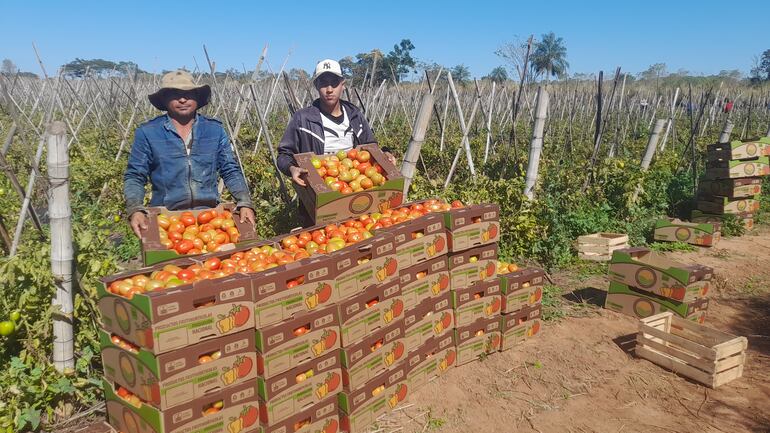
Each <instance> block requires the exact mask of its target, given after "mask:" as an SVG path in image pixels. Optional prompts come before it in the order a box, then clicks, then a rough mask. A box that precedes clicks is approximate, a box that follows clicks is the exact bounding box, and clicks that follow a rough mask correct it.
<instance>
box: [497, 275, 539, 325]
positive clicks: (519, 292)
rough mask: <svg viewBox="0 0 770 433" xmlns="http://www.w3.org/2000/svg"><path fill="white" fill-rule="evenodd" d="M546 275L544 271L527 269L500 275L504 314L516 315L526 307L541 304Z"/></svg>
mask: <svg viewBox="0 0 770 433" xmlns="http://www.w3.org/2000/svg"><path fill="white" fill-rule="evenodd" d="M544 275H545V273H544V272H543V270H542V269H537V268H525V269H520V270H518V271H516V272H510V273H507V274H503V275H500V290H501V292H502V295H503V308H502V313H503V314H509V313H515V312H517V311H519V310H521V309H522V308H524V307H528V306H531V305H534V304H537V303H539V302H540V300H541V299H542V298H543V283H544V280H543V277H544Z"/></svg>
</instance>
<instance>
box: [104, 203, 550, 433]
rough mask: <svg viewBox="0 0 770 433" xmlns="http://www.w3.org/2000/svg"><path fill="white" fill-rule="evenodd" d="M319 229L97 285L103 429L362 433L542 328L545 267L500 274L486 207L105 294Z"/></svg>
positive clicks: (495, 211)
mask: <svg viewBox="0 0 770 433" xmlns="http://www.w3.org/2000/svg"><path fill="white" fill-rule="evenodd" d="M417 204H420V202H417ZM409 205H412V204H407V206H409ZM319 228H321V227H320V226H317V227H313V228H310V229H305V230H303V231H301V232H298V233H292V234H290V235H282V236H278V237H276V238H274V239H270V240H266V241H255V242H253V243H252V244H249V245H246V246H237V247H235V248H234V249H232V250H229V251H225V252H218V253H213V254H207V255H205V256H199V257H187V258H178V259H175V260H173V261H169V262H165V263H160V264H156V265H154V266H152V267H148V268H144V269H142V270H139V271H135V272H129V273H124V274H121V275H117V276H113V277H108V278H105V279H103V281H102V286H101V287H100V288H99V289H98V293H99V300H98V304H99V309H100V312H101V316H102V326H103V329H102V331H101V342H102V358H103V362H104V366H105V377H104V389H105V395H106V398H107V413H108V421H109V423H110V424H111V425H112V426H113V427H114V428H115V429H117V430H119V431H122V432H131V433H133V432H141V433H151V432H154V433H177V432H182V431H207V432H211V433H214V432H220V431H221V432H227V433H240V432H246V433H250V432H259V433H278V432H289V431H291V432H293V431H298V430H300V429H301V431H311V432H315V431H324V432H336V431H346V432H349V433H356V432H362V431H365V430H366V429H368V428H369V426H371V424H372V423H373V422H375V420H376V419H377V417H379V416H381V415H382V414H383V413H385V412H388V411H390V410H392V409H394V408H396V407H398V406H399V404H401V403H402V402H403V401H404V399H405V398H406V397H407V396H408V395H409V394H410V393H411V392H413V391H414V390H415V389H417V388H419V387H420V386H422V385H423V384H425V383H427V382H428V381H429V380H430V379H432V378H433V377H436V376H438V375H440V374H442V373H443V372H445V371H447V369H448V368H449V367H452V366H456V365H458V364H463V363H467V362H470V361H473V360H475V359H478V358H479V357H480V356H482V355H483V354H489V353H491V352H495V351H498V350H501V349H508V348H510V347H512V346H513V345H515V344H516V343H517V342H520V341H522V340H523V339H525V338H527V337H528V336H531V335H533V334H535V333H537V329H539V322H538V318H539V315H540V309H539V302H540V297H541V296H542V272H540V271H538V270H532V269H525V270H522V271H517V272H513V273H508V274H506V275H503V276H499V275H497V272H496V271H497V261H496V259H497V252H498V245H497V242H498V240H499V238H500V225H499V207H498V206H497V205H494V204H481V205H473V206H467V207H460V208H452V209H451V210H447V211H441V212H433V213H427V214H425V215H423V216H420V217H417V218H414V219H411V220H408V221H406V222H402V223H399V224H395V225H393V226H390V227H387V228H380V229H377V230H375V231H374V233H373V235H372V236H371V237H368V238H366V239H363V240H361V241H360V242H357V243H355V244H351V245H348V246H346V247H344V248H342V249H340V250H338V251H334V252H331V253H328V254H318V255H313V256H311V257H307V258H303V259H300V260H297V261H294V262H291V263H286V264H277V265H276V266H274V267H272V268H270V269H267V270H265V271H261V272H251V273H234V274H231V275H229V276H226V277H221V278H218V277H215V276H214V277H212V279H200V280H197V281H195V282H192V283H180V284H179V285H178V286H176V287H170V288H165V289H157V290H154V291H146V292H141V291H140V292H135V293H134V292H132V293H130V294H129V295H128V296H123V295H121V294H120V293H117V292H116V291H115V290H113V289H114V287H115V285H116V284H118V283H119V284H133V282H136V283H137V284H139V281H140V280H141V279H149V278H156V279H160V278H161V276H160V275H161V274H162V273H174V272H182V271H184V272H188V271H187V270H186V268H188V267H191V266H193V267H196V266H197V267H198V269H200V267H201V266H206V264H207V263H209V262H210V261H211V260H216V259H219V260H220V261H221V260H225V259H228V258H232V257H234V255H235V254H244V255H245V254H248V252H249V251H250V250H252V248H254V247H264V248H267V247H268V246H269V247H272V248H279V249H280V248H282V245H283V247H285V243H284V240H285V239H284V238H286V237H287V236H302V233H303V232H305V231H307V232H312V231H314V230H317V229H319ZM252 252H253V250H252ZM240 257H248V256H240ZM175 275H176V274H175ZM179 275H181V274H179ZM501 312H502V313H505V314H504V315H501Z"/></svg>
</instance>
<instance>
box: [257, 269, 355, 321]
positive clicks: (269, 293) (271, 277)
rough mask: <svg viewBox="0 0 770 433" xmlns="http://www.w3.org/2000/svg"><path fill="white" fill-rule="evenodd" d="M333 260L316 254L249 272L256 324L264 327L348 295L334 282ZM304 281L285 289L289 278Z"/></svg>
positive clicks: (319, 307) (330, 303) (333, 302)
mask: <svg viewBox="0 0 770 433" xmlns="http://www.w3.org/2000/svg"><path fill="white" fill-rule="evenodd" d="M335 268H336V261H335V260H334V259H333V258H332V257H330V256H329V255H327V254H318V255H315V256H313V257H308V258H306V259H302V260H299V261H296V262H292V263H288V264H285V265H282V266H278V267H276V268H272V269H268V270H266V271H263V272H259V273H254V274H250V275H251V276H252V279H253V287H254V312H255V322H256V323H255V325H256V327H257V328H263V327H266V326H270V325H273V324H275V323H279V322H282V321H284V320H289V319H291V318H292V317H294V316H296V315H298V314H305V313H308V312H310V311H314V310H317V309H321V308H325V307H327V306H330V305H334V304H335V303H336V302H338V301H340V300H341V299H344V297H345V296H348V295H349V294H348V293H347V292H344V293H343V292H342V291H341V290H339V287H338V286H337V284H336V278H335V276H336V270H335ZM297 278H302V281H304V282H303V283H302V284H299V285H297V286H295V287H291V288H288V286H287V284H288V282H289V281H292V280H295V279H297Z"/></svg>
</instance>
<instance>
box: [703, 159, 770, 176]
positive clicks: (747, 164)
mask: <svg viewBox="0 0 770 433" xmlns="http://www.w3.org/2000/svg"><path fill="white" fill-rule="evenodd" d="M768 174H770V163H768V158H767V156H762V157H759V158H756V159H753V160H749V161H725V160H720V161H707V162H706V179H734V178H738V177H754V176H767V175H768Z"/></svg>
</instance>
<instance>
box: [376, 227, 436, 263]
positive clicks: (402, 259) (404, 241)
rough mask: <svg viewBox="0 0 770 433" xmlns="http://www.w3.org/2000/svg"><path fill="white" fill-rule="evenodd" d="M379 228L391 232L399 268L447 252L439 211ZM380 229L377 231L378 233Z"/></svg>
mask: <svg viewBox="0 0 770 433" xmlns="http://www.w3.org/2000/svg"><path fill="white" fill-rule="evenodd" d="M380 230H383V231H389V232H391V233H393V235H394V237H395V241H396V258H397V259H398V265H399V266H400V267H401V268H408V267H410V266H415V265H417V264H419V263H422V262H425V261H426V260H430V259H432V258H434V257H438V256H443V255H446V254H447V251H448V248H447V234H446V230H445V229H444V216H443V214H441V213H429V214H427V215H425V216H422V217H420V218H416V219H413V220H410V221H406V222H403V223H399V224H396V225H394V226H391V227H388V228H387V229H380ZM380 230H378V231H377V232H378V233H379V231H380Z"/></svg>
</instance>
